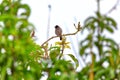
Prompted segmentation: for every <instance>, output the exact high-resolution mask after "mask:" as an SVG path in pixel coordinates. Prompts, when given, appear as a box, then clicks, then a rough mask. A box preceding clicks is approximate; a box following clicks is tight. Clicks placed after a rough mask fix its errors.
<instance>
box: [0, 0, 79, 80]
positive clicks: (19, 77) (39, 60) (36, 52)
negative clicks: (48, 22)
mask: <svg viewBox="0 0 120 80" xmlns="http://www.w3.org/2000/svg"><path fill="white" fill-rule="evenodd" d="M22 11H23V12H22ZM30 12H31V9H30V7H29V6H28V5H27V4H22V3H21V1H20V0H15V1H14V0H13V1H11V0H3V1H2V3H1V4H0V80H39V79H41V78H42V77H44V76H47V79H48V80H73V79H75V78H77V76H76V75H77V73H76V72H75V70H76V68H77V67H78V60H77V59H76V58H75V57H74V56H73V55H72V54H66V55H68V56H69V57H71V59H72V61H73V62H74V61H75V64H76V66H74V65H73V62H72V61H71V60H66V59H65V58H64V55H63V52H62V51H61V48H63V46H64V49H65V48H70V46H69V42H67V41H66V40H63V41H62V42H56V43H57V44H55V45H53V46H49V45H48V44H45V45H44V46H40V45H37V44H36V43H35V42H34V40H33V39H32V37H30V33H31V32H32V31H33V30H34V26H33V25H32V24H31V23H30V22H29V20H28V18H29V16H30ZM61 52H62V53H61ZM61 54H62V55H61Z"/></svg>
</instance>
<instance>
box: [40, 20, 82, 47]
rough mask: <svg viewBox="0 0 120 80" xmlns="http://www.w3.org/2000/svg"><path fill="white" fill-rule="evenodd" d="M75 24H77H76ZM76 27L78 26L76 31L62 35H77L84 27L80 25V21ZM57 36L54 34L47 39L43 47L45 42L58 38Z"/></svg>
mask: <svg viewBox="0 0 120 80" xmlns="http://www.w3.org/2000/svg"><path fill="white" fill-rule="evenodd" d="M74 26H75V25H74ZM75 28H76V32H74V33H68V34H63V35H62V36H70V35H75V34H77V33H78V32H79V31H80V30H81V29H82V28H81V26H80V22H79V23H78V27H76V26H75ZM56 37H58V36H52V37H51V38H49V39H48V40H46V41H45V42H44V43H43V44H42V45H41V47H43V46H44V44H46V43H48V42H49V41H50V40H51V39H53V38H56Z"/></svg>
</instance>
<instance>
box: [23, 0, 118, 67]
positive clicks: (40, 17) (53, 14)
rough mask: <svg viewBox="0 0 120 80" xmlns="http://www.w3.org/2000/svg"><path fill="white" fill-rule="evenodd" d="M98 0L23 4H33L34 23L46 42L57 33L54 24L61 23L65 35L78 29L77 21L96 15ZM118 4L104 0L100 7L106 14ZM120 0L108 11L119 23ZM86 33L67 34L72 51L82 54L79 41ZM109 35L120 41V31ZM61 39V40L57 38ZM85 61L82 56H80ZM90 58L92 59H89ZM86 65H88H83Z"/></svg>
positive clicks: (48, 0) (43, 0) (41, 0)
mask: <svg viewBox="0 0 120 80" xmlns="http://www.w3.org/2000/svg"><path fill="white" fill-rule="evenodd" d="M96 1H97V0H29V1H28V0H23V1H22V2H23V3H28V4H29V5H30V7H31V10H32V12H31V16H30V18H29V20H30V22H32V23H33V24H34V25H35V28H36V30H35V36H36V42H37V43H38V44H42V43H43V42H44V41H45V40H47V39H48V38H50V37H51V36H54V35H55V33H54V26H55V25H59V26H60V27H61V28H62V29H63V34H65V33H71V32H74V31H75V28H74V26H73V24H74V23H75V24H76V25H77V23H78V22H79V21H80V23H81V26H82V25H83V24H84V21H85V19H86V18H87V17H89V16H95V12H96V10H97V3H96ZM116 2H117V3H118V0H101V2H100V4H101V5H100V9H101V13H102V14H108V12H109V10H110V9H111V8H112V7H113V6H114V5H115V4H116ZM119 7H120V3H118V6H117V7H116V8H115V9H114V10H113V11H112V12H110V13H109V14H108V16H110V17H112V18H113V19H115V20H116V22H117V23H118V25H117V26H119V25H120V24H119V21H120V15H119V13H120V8H119ZM85 35H86V34H85V33H84V34H80V33H78V34H77V35H75V36H70V37H67V40H68V41H70V42H71V51H70V50H69V53H74V55H75V56H76V57H78V56H79V55H78V53H79V41H80V39H82V38H84V36H85ZM106 35H107V36H109V37H111V38H113V39H114V40H115V41H117V43H118V44H119V43H120V30H119V27H118V30H116V31H115V33H114V34H113V35H112V36H111V34H109V33H107V32H106ZM54 40H59V39H54ZM78 59H79V61H80V63H81V64H82V61H81V58H78ZM88 60H89V59H88ZM82 65H83V66H84V64H82Z"/></svg>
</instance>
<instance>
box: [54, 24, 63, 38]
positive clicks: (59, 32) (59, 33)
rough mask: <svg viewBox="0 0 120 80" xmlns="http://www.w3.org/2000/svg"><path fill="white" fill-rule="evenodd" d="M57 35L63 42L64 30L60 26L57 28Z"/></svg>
mask: <svg viewBox="0 0 120 80" xmlns="http://www.w3.org/2000/svg"><path fill="white" fill-rule="evenodd" d="M55 34H56V35H57V36H59V37H60V40H62V29H61V28H60V27H59V26H58V25H56V26H55Z"/></svg>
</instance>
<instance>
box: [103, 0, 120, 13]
mask: <svg viewBox="0 0 120 80" xmlns="http://www.w3.org/2000/svg"><path fill="white" fill-rule="evenodd" d="M119 2H120V0H117V1H116V3H115V5H114V6H113V7H112V8H111V9H110V10H109V11H108V12H107V13H106V14H105V15H107V14H109V13H111V12H112V11H113V10H115V9H116V8H117V6H118V4H119Z"/></svg>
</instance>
